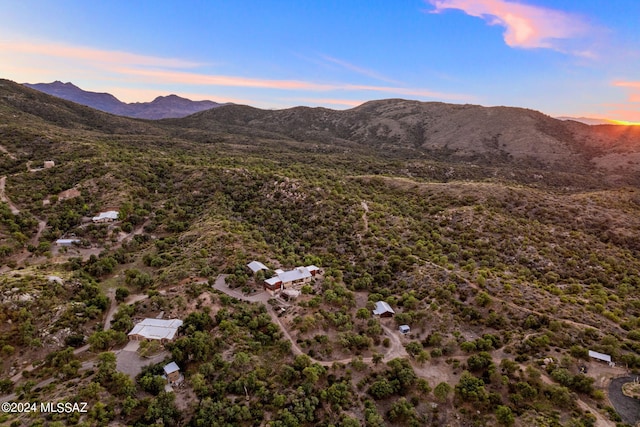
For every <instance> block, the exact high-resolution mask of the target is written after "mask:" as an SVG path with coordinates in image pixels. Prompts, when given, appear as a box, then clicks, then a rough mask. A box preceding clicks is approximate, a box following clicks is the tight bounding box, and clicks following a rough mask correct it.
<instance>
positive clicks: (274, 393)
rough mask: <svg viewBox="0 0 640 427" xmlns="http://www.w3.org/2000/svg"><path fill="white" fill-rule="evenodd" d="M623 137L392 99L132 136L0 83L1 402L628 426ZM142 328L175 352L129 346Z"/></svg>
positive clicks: (633, 326) (94, 418) (245, 114)
mask: <svg viewBox="0 0 640 427" xmlns="http://www.w3.org/2000/svg"><path fill="white" fill-rule="evenodd" d="M637 132H638V131H637V129H636V128H631V127H620V126H607V125H604V126H587V125H583V124H580V123H577V122H563V121H560V120H555V119H553V118H550V117H548V116H545V115H543V114H541V113H538V112H535V111H531V110H526V109H515V108H506V107H491V108H487V107H481V106H472V105H452V104H441V103H422V102H416V101H406V100H397V99H393V100H382V101H372V102H369V103H366V104H364V105H362V106H360V107H356V108H354V109H351V110H346V111H333V110H328V109H320V108H318V109H311V108H304V107H298V108H293V109H287V110H280V111H266V110H260V109H256V108H252V107H247V106H239V105H229V106H223V107H219V108H216V109H213V110H208V111H203V112H199V113H196V114H194V115H191V116H188V117H185V118H181V119H166V120H158V121H149V120H140V119H131V118H125V117H119V116H114V115H111V114H107V113H103V112H100V111H96V110H93V109H90V108H88V107H85V106H81V105H78V104H75V103H72V102H70V101H66V100H62V99H59V98H55V97H51V96H49V95H46V94H44V93H41V92H38V91H35V90H32V89H29V88H26V87H24V86H21V85H18V84H16V83H13V82H10V81H6V80H2V81H0V170H1V171H2V177H0V178H3V179H2V180H1V181H0V182H1V183H2V188H0V190H1V191H0V197H2V202H1V203H0V219H1V220H0V319H1V320H2V321H1V322H0V351H1V352H2V358H1V362H0V363H1V364H0V369H1V371H2V374H1V377H2V378H3V380H0V393H2V395H1V396H0V400H14V401H18V400H19V401H25V402H26V401H63V400H64V401H73V402H88V404H89V408H90V412H88V413H86V414H49V415H47V416H45V417H44V419H43V422H44V423H45V424H46V423H53V422H56V421H57V422H59V423H60V424H63V425H66V424H69V425H71V424H74V423H76V424H77V423H78V422H85V423H86V424H88V425H101V424H105V423H112V424H114V425H150V424H153V423H155V422H156V421H157V420H158V419H162V421H163V423H164V425H179V424H181V425H184V424H187V423H192V424H197V423H200V424H202V425H215V424H216V423H220V424H222V423H227V424H233V425H257V424H260V423H262V422H264V421H265V420H269V422H270V423H271V424H272V425H273V426H284V425H300V426H312V425H313V426H329V425H336V426H338V425H339V426H356V425H365V426H382V425H398V426H399V425H452V426H463V425H471V424H475V425H487V426H492V425H496V424H498V423H502V424H505V425H509V424H514V425H517V426H529V425H533V424H534V423H539V424H542V425H571V426H588V425H593V424H594V423H596V422H597V423H598V425H604V426H615V421H613V420H615V419H623V420H624V421H625V422H627V423H631V422H633V420H632V419H630V418H629V414H628V413H625V412H621V415H622V416H623V417H624V418H616V417H620V415H618V414H617V411H616V410H617V408H618V407H617V406H616V408H614V405H616V402H618V400H616V399H617V397H616V396H617V395H616V389H613V393H612V392H611V390H612V389H610V387H609V385H608V384H609V379H610V378H611V377H614V376H615V377H617V376H623V375H625V374H627V373H634V374H637V373H638V370H639V369H640V320H639V319H640V298H639V297H640V295H639V293H638V287H639V286H640V275H639V274H638V272H639V271H640V242H639V241H638V236H639V235H640V191H639V190H638V187H637V186H638V181H637V180H638V172H637V164H636V163H634V160H633V159H634V158H635V156H637V155H638V145H637V141H638V133H637ZM45 161H47V162H48V163H47V164H46V165H45V163H44V162H45ZM52 161H53V162H54V164H52V163H50V162H52ZM111 210H116V211H118V213H119V217H118V219H117V220H115V221H114V222H110V223H94V222H93V220H92V218H93V217H94V216H96V215H97V214H98V213H100V212H104V211H111ZM60 238H65V239H70V240H76V243H73V244H67V243H65V244H64V245H63V244H58V243H56V241H57V239H60ZM252 260H259V261H261V262H262V263H264V264H265V265H267V267H268V268H269V270H268V271H266V272H260V273H259V274H256V275H255V276H254V275H253V274H251V273H250V272H249V271H248V270H247V268H246V265H247V263H249V262H250V261H252ZM309 265H314V266H318V267H319V268H320V269H321V270H322V271H323V273H322V274H321V275H319V276H317V277H314V278H313V279H312V280H310V281H309V282H308V283H305V284H304V286H301V287H300V289H299V290H300V295H299V296H298V298H297V299H294V300H289V301H284V300H283V298H275V299H272V298H270V296H269V295H268V294H265V293H264V287H263V284H262V283H263V282H262V279H264V278H265V277H266V276H271V275H272V274H275V270H276V269H278V268H281V269H283V270H290V269H293V268H295V267H298V266H309ZM264 301H266V303H264V304H263V302H264ZM377 301H385V302H387V303H388V304H389V305H390V306H391V307H393V309H394V310H395V317H392V318H380V317H376V316H374V315H373V312H372V308H374V307H375V303H376V302H377ZM157 316H163V317H164V318H165V319H174V318H175V319H181V320H183V321H184V325H183V326H184V327H183V328H181V329H180V330H179V331H178V333H177V337H176V339H175V341H173V342H170V343H167V344H166V346H165V347H164V348H163V347H162V346H160V345H158V344H145V345H143V346H141V347H140V349H139V350H138V353H140V354H144V355H145V357H151V358H150V359H140V358H138V356H137V354H136V353H135V352H132V351H128V350H125V349H124V347H125V345H126V344H127V335H126V334H127V333H128V332H129V331H130V330H131V329H132V328H133V325H134V324H135V323H136V322H137V321H138V320H140V319H142V318H156V317H157ZM404 324H407V325H410V328H411V332H410V333H408V334H407V335H402V334H400V333H399V332H398V326H399V325H404ZM589 350H593V351H597V352H602V353H606V354H609V355H611V356H612V358H613V361H615V363H616V365H617V366H615V367H610V366H607V365H606V364H604V365H603V364H599V363H598V362H595V361H594V360H592V359H590V358H589V353H588V351H589ZM116 353H117V354H116ZM125 356H126V357H129V358H130V360H129V362H130V361H131V360H138V362H137V363H139V364H140V365H143V364H148V363H149V361H150V360H153V365H152V366H151V367H150V368H146V369H143V370H142V371H141V373H140V374H139V375H138V376H136V375H135V372H134V370H133V369H132V368H131V366H130V365H128V364H127V363H126V362H127V360H125ZM140 360H142V362H140ZM171 361H174V362H176V363H177V364H178V365H179V367H180V369H181V373H182V374H183V376H184V382H183V385H182V386H181V387H176V388H174V390H173V392H170V393H165V392H164V385H165V382H164V380H162V378H161V377H160V375H161V374H162V373H163V366H164V365H165V364H166V363H168V362H171ZM138 367H140V366H138ZM132 372H133V373H132ZM612 384H613V383H612ZM11 393H13V394H11ZM609 399H611V400H609ZM630 408H631V417H632V416H633V414H634V412H633V409H634V407H633V406H630ZM636 413H637V411H636ZM30 421H31V419H30V418H29V416H28V415H26V414H0V423H5V424H10V423H12V422H15V423H16V424H15V425H20V424H21V423H22V424H24V423H28V422H30Z"/></svg>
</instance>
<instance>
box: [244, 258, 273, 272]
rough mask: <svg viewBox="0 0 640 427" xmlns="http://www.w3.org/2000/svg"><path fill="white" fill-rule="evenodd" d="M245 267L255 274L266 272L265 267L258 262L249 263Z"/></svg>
mask: <svg viewBox="0 0 640 427" xmlns="http://www.w3.org/2000/svg"><path fill="white" fill-rule="evenodd" d="M247 267H249V268H250V269H251V271H253V272H254V273H257V272H258V271H260V270H268V268H267V266H266V265H264V264H263V263H261V262H260V261H251V262H250V263H249V264H247Z"/></svg>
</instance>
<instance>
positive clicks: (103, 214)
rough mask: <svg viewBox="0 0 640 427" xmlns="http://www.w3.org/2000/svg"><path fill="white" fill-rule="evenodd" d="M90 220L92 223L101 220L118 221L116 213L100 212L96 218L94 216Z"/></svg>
mask: <svg viewBox="0 0 640 427" xmlns="http://www.w3.org/2000/svg"><path fill="white" fill-rule="evenodd" d="M92 219H93V220H94V221H100V220H102V219H113V220H116V219H118V211H106V212H100V213H99V214H98V216H94V217H93V218H92Z"/></svg>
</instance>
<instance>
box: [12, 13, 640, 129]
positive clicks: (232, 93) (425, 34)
mask: <svg viewBox="0 0 640 427" xmlns="http://www.w3.org/2000/svg"><path fill="white" fill-rule="evenodd" d="M0 10H2V26H0V78H6V79H10V80H13V81H16V82H19V83H48V82H52V81H55V80H60V81H63V82H72V83H74V84H75V85H77V86H79V87H80V88H82V89H84V90H90V91H95V92H109V93H112V94H113V95H115V96H116V97H118V98H119V99H120V100H122V101H125V102H144V101H151V100H152V99H154V98H155V97H156V96H160V95H168V94H177V95H180V96H184V97H187V98H190V99H194V100H200V99H210V100H213V101H217V102H234V103H239V104H248V105H252V106H255V107H260V108H272V109H280V108H288V107H292V106H297V105H307V106H312V107H315V106H322V107H327V108H333V109H347V108H353V107H355V106H357V105H359V104H362V103H363V102H366V101H369V100H374V99H385V98H403V99H415V100H420V101H438V102H449V103H458V104H480V105H485V106H497V105H504V106H513V107H524V108H531V109H535V110H539V111H542V112H543V113H546V114H549V115H551V116H572V117H596V118H607V119H612V120H619V121H626V122H640V1H638V0H610V1H603V0H580V1H575V0H295V1H294V0H289V1H284V0H226V1H223V0H181V1H178V0H135V1H131V0H109V1H88V0H19V1H18V0H0Z"/></svg>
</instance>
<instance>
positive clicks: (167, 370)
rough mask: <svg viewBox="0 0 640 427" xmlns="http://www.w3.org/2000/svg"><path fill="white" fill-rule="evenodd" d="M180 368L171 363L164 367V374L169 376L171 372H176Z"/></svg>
mask: <svg viewBox="0 0 640 427" xmlns="http://www.w3.org/2000/svg"><path fill="white" fill-rule="evenodd" d="M179 370H180V367H179V366H178V364H177V363H176V362H171V363H169V364H168V365H166V366H165V367H164V373H165V374H170V373H172V372H176V371H179Z"/></svg>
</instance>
